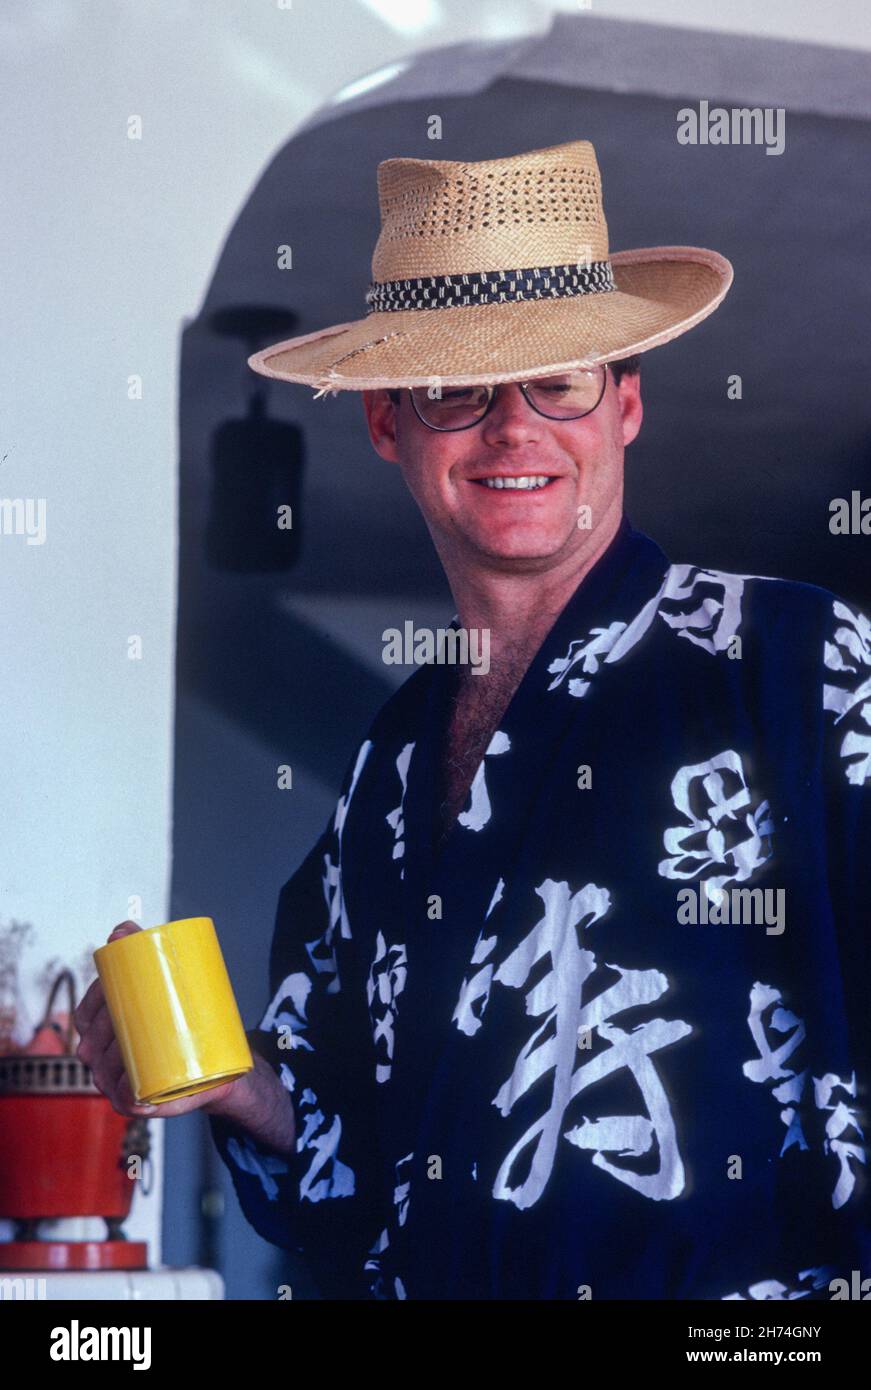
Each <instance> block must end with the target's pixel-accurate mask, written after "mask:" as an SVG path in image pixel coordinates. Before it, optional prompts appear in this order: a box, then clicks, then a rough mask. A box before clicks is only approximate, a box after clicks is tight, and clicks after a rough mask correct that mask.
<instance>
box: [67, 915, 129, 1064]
mask: <svg viewBox="0 0 871 1390" xmlns="http://www.w3.org/2000/svg"><path fill="white" fill-rule="evenodd" d="M141 930H142V928H141V927H139V926H137V924H136V923H135V922H131V921H129V920H128V921H125V922H119V923H118V925H117V927H113V928H112V931H111V932H110V933H109V936H108V938H107V944H108V942H109V941H118V940H120V938H121V937H122V936H130V934H131V933H132V932H135V931H141ZM105 1002H106V999H105V995H104V994H103V986H102V984H101V982H100V980H99V978H98V979H96V980H94V981H93V983H92V984H91V985H89V987H88V989H87V990H86V991H85V993H84V994H83V996H82V998H81V1000H80V1001H79V1005H78V1008H76V1009H75V1010H74V1011H73V1023H74V1024H75V1026H76V1032H77V1033H78V1034H79V1037H84V1036H85V1034H86V1032H87V1029H88V1026H89V1024H90V1022H91V1020H92V1019H93V1018H94V1017H95V1015H96V1014H97V1013H98V1012H99V1010H100V1009H101V1008H102V1007H103V1005H104V1004H105Z"/></svg>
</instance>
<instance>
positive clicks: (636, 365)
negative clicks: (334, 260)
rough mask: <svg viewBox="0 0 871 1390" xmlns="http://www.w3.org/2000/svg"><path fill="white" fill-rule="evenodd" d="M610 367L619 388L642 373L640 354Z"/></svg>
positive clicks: (391, 392) (392, 396) (393, 395)
mask: <svg viewBox="0 0 871 1390" xmlns="http://www.w3.org/2000/svg"><path fill="white" fill-rule="evenodd" d="M608 366H609V367H610V368H611V375H612V376H613V378H614V381H615V383H616V384H617V385H618V386H619V384H620V378H621V377H623V376H636V375H637V374H638V372H640V371H641V357H640V356H639V354H638V353H636V354H635V356H634V357H621V358H619V360H618V361H616V362H609V363H608ZM387 394H388V396H389V397H390V399H391V400H392V402H393V404H394V405H398V404H399V392H398V391H396V390H390V389H388V392H387Z"/></svg>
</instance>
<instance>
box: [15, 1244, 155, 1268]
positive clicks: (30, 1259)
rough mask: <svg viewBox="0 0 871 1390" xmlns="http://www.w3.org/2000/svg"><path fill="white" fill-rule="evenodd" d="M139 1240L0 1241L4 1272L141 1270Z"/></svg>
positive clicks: (143, 1260)
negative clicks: (11, 1270)
mask: <svg viewBox="0 0 871 1390" xmlns="http://www.w3.org/2000/svg"><path fill="white" fill-rule="evenodd" d="M147 1255H148V1247H147V1246H146V1244H145V1242H144V1241H139V1240H8V1241H3V1242H0V1267H2V1268H3V1269H4V1270H7V1269H19V1270H31V1269H41V1270H73V1269H145V1268H146V1267H147Z"/></svg>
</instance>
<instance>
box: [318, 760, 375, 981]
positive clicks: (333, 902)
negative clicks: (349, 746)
mask: <svg viewBox="0 0 871 1390" xmlns="http://www.w3.org/2000/svg"><path fill="white" fill-rule="evenodd" d="M371 751H372V742H371V740H370V739H366V740H365V741H364V742H363V743H361V745H360V748H359V749H358V751H357V757H356V759H355V762H354V771H353V773H352V776H351V784H350V786H349V787H348V792H347V795H346V796H340V797H339V800H338V802H337V803H336V814H335V816H334V817H333V832H334V835H335V849H336V859H335V862H334V861H333V859H332V856H331V855H330V853H329V851H327V853H326V854H325V855H324V874H323V878H322V880H321V883H322V886H323V890H324V901H325V902H326V904H327V907H328V909H329V920H328V925H327V928H326V930H325V932H324V934H323V936H320V937H318V938H317V939H316V940H314V941H307V942H306V950H307V952H308V955H309V960H310V961H311V963H312V965H313V966H314V968H315V970H316V971H317V972H318V974H321V973H326V974H328V975H330V976H331V977H332V978H331V979H330V981H329V983H328V984H327V993H328V994H338V992H339V989H340V988H341V983H340V980H339V967H338V962H337V960H336V948H335V944H334V940H333V938H334V936H335V931H336V927H337V926H338V928H339V935H340V936H341V937H344V939H345V940H346V941H349V940H350V938H351V925H350V923H349V921H348V913H347V911H346V909H345V894H344V889H343V887H342V836H343V834H344V830H345V821H346V819H347V815H348V808H349V807H350V805H351V800H352V798H353V795H354V792H355V791H356V789H357V783H358V782H359V780H360V773H361V772H362V771H363V767H364V765H365V762H366V759H367V758H368V757H369V754H370V752H371Z"/></svg>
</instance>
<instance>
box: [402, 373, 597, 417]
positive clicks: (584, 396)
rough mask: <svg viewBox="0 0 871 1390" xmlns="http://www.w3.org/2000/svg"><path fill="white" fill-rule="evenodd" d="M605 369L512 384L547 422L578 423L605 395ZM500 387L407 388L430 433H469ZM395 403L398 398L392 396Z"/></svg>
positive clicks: (561, 374) (417, 412) (487, 412)
mask: <svg viewBox="0 0 871 1390" xmlns="http://www.w3.org/2000/svg"><path fill="white" fill-rule="evenodd" d="M607 372H608V369H607V367H606V366H605V364H604V363H600V364H598V365H596V366H592V367H578V368H576V369H575V370H574V371H570V372H560V373H559V374H558V375H556V376H546V377H537V378H536V379H535V380H533V381H518V382H516V383H514V384H515V385H517V386H519V387H520V389H521V391H522V392H523V395H524V398H525V400H526V403H527V405H529V406H531V407H532V409H533V410H534V411H535V413H536V414H537V415H543V416H544V417H545V419H547V420H580V419H582V418H583V416H585V415H589V414H590V413H591V412H592V411H593V410H595V409H596V406H597V405H598V404H599V403H600V401H601V399H602V397H603V396H604V394H605V383H606V381H607ZM500 389H501V387H500V386H443V387H432V386H413V387H411V388H409V390H408V394H409V395H410V396H411V403H412V405H413V406H414V413H415V414H416V416H417V418H418V419H419V420H420V421H421V423H422V424H424V425H426V426H427V428H428V429H431V430H468V429H471V428H472V426H473V425H479V424H480V423H481V421H482V420H483V419H484V416H485V415H487V414H489V412H490V411H491V410H492V408H493V402H494V401H495V399H496V393H497V391H499V390H500ZM391 395H392V396H393V397H394V400H396V401H398V399H399V395H398V393H396V395H394V393H393V392H391Z"/></svg>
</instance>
